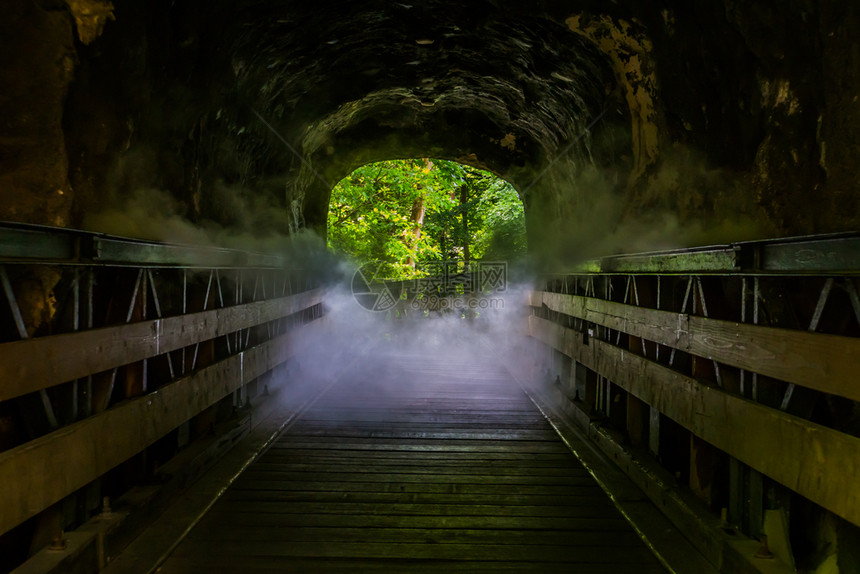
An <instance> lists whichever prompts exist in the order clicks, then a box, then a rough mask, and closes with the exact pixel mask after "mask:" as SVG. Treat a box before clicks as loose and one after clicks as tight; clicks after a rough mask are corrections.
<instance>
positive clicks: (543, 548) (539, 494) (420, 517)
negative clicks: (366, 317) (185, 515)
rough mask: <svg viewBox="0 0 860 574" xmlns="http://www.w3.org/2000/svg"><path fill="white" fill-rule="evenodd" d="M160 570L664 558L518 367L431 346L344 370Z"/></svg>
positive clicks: (514, 565) (516, 568)
mask: <svg viewBox="0 0 860 574" xmlns="http://www.w3.org/2000/svg"><path fill="white" fill-rule="evenodd" d="M159 571H160V572H162V573H164V574H175V573H190V572H219V573H240V572H241V573H243V574H244V573H251V572H266V573H269V572H272V573H274V572H396V573H399V572H572V573H577V574H588V573H613V574H623V573H627V572H629V573H634V572H635V573H637V574H640V573H652V572H653V573H657V572H664V570H663V568H662V567H661V566H660V564H659V563H658V561H657V560H656V559H655V558H654V556H653V555H652V554H651V552H650V551H649V550H648V549H647V548H646V546H645V545H644V544H643V543H642V541H641V540H640V539H639V538H638V537H637V535H636V534H635V533H634V531H633V530H632V529H631V528H630V526H629V525H628V524H627V523H626V522H625V521H624V519H623V518H622V517H621V515H620V514H619V513H618V511H617V510H616V508H615V507H614V506H613V505H612V504H611V502H610V501H609V499H608V498H607V497H606V496H605V495H604V493H603V492H602V491H601V489H600V488H599V487H598V486H597V484H595V482H594V481H593V480H592V478H591V477H590V476H589V474H588V473H587V472H586V470H585V469H584V468H583V467H582V466H581V465H580V464H579V463H578V461H577V460H576V458H575V457H574V456H573V455H572V454H571V453H570V451H569V450H568V449H567V448H566V447H565V445H564V444H563V443H562V442H561V440H559V438H558V436H557V435H556V434H555V433H554V431H553V430H552V428H551V427H550V426H549V424H547V422H546V421H545V420H544V418H543V417H542V415H541V414H540V412H539V411H538V410H537V409H536V408H535V407H534V406H533V405H532V403H531V402H530V401H529V399H528V398H527V397H526V395H525V394H524V393H523V392H522V391H521V390H520V389H519V388H518V387H517V386H516V384H515V383H514V382H513V381H512V380H511V379H510V377H509V375H507V374H506V373H505V371H504V370H502V369H501V368H489V369H488V368H487V367H486V366H484V365H481V366H478V362H476V361H474V360H469V361H451V360H445V358H444V357H440V358H438V359H436V360H433V359H428V358H427V357H426V356H423V357H422V356H417V355H416V356H408V355H399V356H396V357H388V358H384V359H382V360H379V359H377V360H376V361H375V362H374V363H370V362H368V363H367V364H366V365H364V366H363V367H362V366H359V367H358V368H356V369H353V370H352V374H351V375H350V376H349V377H347V378H345V379H344V380H342V381H339V382H338V383H336V384H335V386H334V387H332V388H331V389H330V390H329V391H328V392H327V393H326V394H325V395H323V396H322V397H321V398H320V399H319V400H318V401H317V402H316V403H314V405H313V407H312V408H310V409H309V410H308V411H306V412H305V413H304V414H303V415H302V416H301V418H300V419H299V420H298V421H297V422H296V423H295V424H293V425H292V426H291V427H290V428H289V430H288V431H287V432H286V433H284V434H283V435H282V436H281V437H280V438H279V439H278V440H277V441H276V442H275V443H274V444H273V445H272V446H271V448H269V450H268V451H266V452H265V453H264V454H263V456H261V457H260V458H259V459H258V460H257V461H256V462H254V463H253V464H252V465H251V466H250V467H249V468H248V469H247V470H246V471H245V472H244V473H243V474H242V475H241V476H240V477H239V478H238V479H237V480H236V481H235V482H234V484H233V485H232V486H231V487H230V488H229V489H228V491H227V492H226V493H225V494H224V496H223V497H222V498H221V499H220V500H219V501H218V502H217V503H216V504H215V506H214V507H213V508H212V509H211V510H210V512H209V513H208V514H207V515H206V516H205V517H204V518H203V520H201V521H200V523H199V524H198V525H197V526H196V527H195V528H194V529H193V530H192V531H191V533H190V534H189V535H188V537H187V538H186V539H185V540H184V542H183V543H182V544H181V545H179V547H178V548H177V549H176V551H175V552H174V553H173V554H172V556H171V557H170V558H169V559H168V560H167V562H165V564H164V565H163V566H162V567H161V568H160V570H159Z"/></svg>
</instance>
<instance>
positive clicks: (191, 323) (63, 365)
mask: <svg viewBox="0 0 860 574" xmlns="http://www.w3.org/2000/svg"><path fill="white" fill-rule="evenodd" d="M321 300H322V290H320V289H315V290H312V291H307V292H304V293H298V294H296V295H291V296H288V297H282V298H279V299H270V300H267V301H258V302H255V303H246V304H243V305H236V306H234V307H226V308H224V309H211V310H209V311H201V312H199V313H189V314H187V315H180V316H177V317H169V318H166V319H155V320H151V321H140V322H137V323H131V324H128V325H119V326H115V327H106V328H103V329H93V330H90V331H81V332H78V333H67V334H63V335H52V336H48V337H37V338H34V339H26V340H23V341H14V342H11V343H4V344H2V345H0V401H5V400H8V399H11V398H15V397H18V396H21V395H24V394H27V393H32V392H35V391H39V390H41V389H45V388H48V387H51V386H54V385H58V384H60V383H64V382H67V381H71V380H74V379H78V378H81V377H85V376H87V375H90V374H95V373H100V372H102V371H106V370H108V369H112V368H114V367H118V366H121V365H127V364H130V363H134V362H137V361H142V360H143V359H147V358H150V357H155V356H158V355H161V354H163V353H167V352H170V351H175V350H177V349H181V348H182V347H187V346H188V345H193V344H194V343H200V342H203V341H208V340H210V339H214V338H215V337H220V336H223V335H226V334H228V333H233V332H235V331H238V330H239V329H247V328H250V327H253V326H255V325H261V324H263V323H266V322H268V321H273V320H275V319H279V318H281V317H286V316H288V315H291V314H293V313H296V312H298V311H301V310H302V309H307V308H308V307H311V306H313V305H315V304H317V303H319V302H320V301H321Z"/></svg>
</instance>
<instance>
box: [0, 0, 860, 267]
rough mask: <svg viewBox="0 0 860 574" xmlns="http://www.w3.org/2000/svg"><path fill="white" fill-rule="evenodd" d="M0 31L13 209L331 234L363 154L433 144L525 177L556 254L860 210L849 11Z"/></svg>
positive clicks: (49, 14) (446, 13)
mask: <svg viewBox="0 0 860 574" xmlns="http://www.w3.org/2000/svg"><path fill="white" fill-rule="evenodd" d="M111 18H113V19H111ZM0 25H2V26H3V27H4V34H3V35H2V38H3V44H4V46H3V48H4V49H3V51H2V52H3V54H4V56H3V57H5V58H6V59H7V60H8V61H7V62H6V65H4V66H3V67H2V72H0V73H2V74H3V79H4V85H5V86H8V89H7V90H5V92H4V94H3V95H2V96H0V119H2V123H0V126H2V131H3V133H2V140H0V145H2V146H3V151H4V153H3V154H2V156H0V179H2V182H3V194H4V199H5V201H4V202H3V206H2V208H0V209H2V212H0V217H3V218H5V219H14V220H19V221H33V222H40V223H51V224H57V225H74V226H79V225H82V224H83V225H90V226H96V227H99V228H103V225H104V222H105V221H110V219H111V214H112V213H114V212H111V211H110V209H113V210H115V211H120V212H127V213H131V212H150V213H160V212H161V211H163V210H165V209H167V210H169V211H170V213H165V214H164V216H165V218H166V219H169V220H171V221H172V220H182V221H186V222H189V223H193V224H196V225H204V226H208V228H215V227H219V228H220V227H227V228H238V229H240V230H243V231H248V230H250V231H249V232H250V234H251V235H253V234H260V233H271V232H281V233H284V232H288V231H290V230H295V229H296V228H299V227H303V226H309V227H312V228H316V229H318V230H320V231H324V224H325V214H326V210H327V206H328V198H329V189H330V186H331V185H332V184H333V183H335V182H336V181H337V180H338V179H340V178H341V177H344V176H345V175H346V174H348V173H349V172H350V171H351V170H352V169H354V168H355V167H356V166H358V165H361V164H363V163H366V162H369V161H375V160H380V159H386V158H394V157H408V156H435V157H440V158H446V159H454V160H458V161H461V162H464V163H468V164H471V165H475V166H479V167H483V168H487V169H490V170H492V171H494V172H495V173H497V174H499V175H501V176H503V177H505V178H507V179H509V180H510V181H512V182H513V183H514V184H515V185H516V187H517V188H518V190H519V191H520V193H521V195H522V197H523V200H524V202H525V204H526V208H527V211H528V212H529V213H528V217H529V221H530V225H529V233H530V235H531V236H532V237H531V238H532V245H533V246H536V247H538V248H539V249H540V250H541V251H545V252H546V253H547V254H548V256H549V257H550V258H551V259H556V258H558V257H563V255H562V254H565V253H566V254H571V253H574V254H578V253H580V252H582V251H587V250H588V249H582V246H583V245H591V247H590V248H591V249H592V250H596V251H601V250H602V251H604V252H605V251H617V250H631V249H647V248H658V247H673V246H682V245H691V244H696V243H707V242H714V241H726V240H736V239H746V238H750V237H755V236H771V235H790V234H802V233H815V232H826V231H839V230H846V229H852V228H856V227H858V225H860V221H858V218H860V215H858V213H860V212H858V210H857V209H856V206H857V195H858V191H857V190H858V186H857V183H858V168H857V167H856V161H855V158H856V157H857V154H858V152H860V140H858V138H857V136H856V134H857V133H860V132H858V128H860V101H858V96H857V94H858V93H860V52H858V49H857V40H856V31H857V29H858V26H860V8H858V7H856V6H855V5H854V4H851V3H843V2H836V1H835V0H826V1H824V0H822V1H820V2H812V1H811V0H793V1H792V2H791V5H790V6H789V7H787V8H785V9H779V10H777V9H776V8H773V7H768V6H765V5H761V4H757V5H749V4H747V3H741V2H736V1H734V0H709V1H707V2H700V3H695V4H690V3H684V2H680V1H677V0H663V1H662V2H661V3H659V4H651V3H647V4H642V3H634V2H617V3H612V4H609V5H607V4H605V3H597V2H590V1H568V2H538V3H535V4H531V5H528V6H525V5H521V3H516V2H508V1H503V0H495V1H490V0H485V1H483V2H477V3H475V2H471V3H466V4H463V3H457V2H448V1H442V0H434V1H428V2H422V3H413V4H410V3H408V2H394V3H391V2H382V1H381V0H375V1H363V2H345V1H343V0H321V1H320V2H316V3H313V4H304V5H296V4H294V3H290V4H286V3H282V2H273V1H267V0H253V1H252V0H237V1H235V2H231V3H224V2H216V3H204V2H199V1H194V2H183V3H180V4H177V3H172V2H167V1H166V0H165V1H160V2H141V1H140V0H117V1H116V2H113V3H108V2H106V1H103V0H69V1H68V2H67V1H64V0H39V1H33V0H29V1H28V0H14V1H11V2H8V3H5V4H4V8H3V15H2V20H0ZM595 120H597V121H595ZM592 122H594V123H593V125H592ZM150 195H151V196H152V197H150ZM165 195H167V196H169V197H171V198H172V199H171V200H169V201H163V200H162V199H163V197H164V196H165ZM166 205H167V206H169V208H167V207H165V206H166ZM106 208H107V209H108V213H107V216H104V217H100V218H98V217H97V218H95V219H93V218H91V217H89V216H88V215H89V214H92V213H93V212H94V211H99V210H104V209H106ZM261 211H267V212H276V211H277V212H279V213H281V215H279V216H277V217H269V216H260V212H261ZM115 227H116V226H111V225H108V226H107V227H105V228H104V229H113V228H115ZM137 227H142V226H137ZM145 227H147V228H148V229H151V230H154V231H153V232H154V233H155V235H156V236H157V235H158V233H159V230H160V229H161V228H162V227H164V228H165V229H168V228H171V226H159V225H150V224H149V222H147V225H146V226H145ZM161 238H163V239H171V238H172V237H171V234H170V233H167V232H165V236H164V237H161Z"/></svg>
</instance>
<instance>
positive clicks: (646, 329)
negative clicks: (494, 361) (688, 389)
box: [530, 291, 860, 401]
mask: <svg viewBox="0 0 860 574" xmlns="http://www.w3.org/2000/svg"><path fill="white" fill-rule="evenodd" d="M530 302H531V305H532V306H533V307H541V306H542V305H545V306H546V307H548V308H549V309H551V310H553V311H557V312H560V313H564V314H565V315H571V316H573V317H578V318H580V319H584V320H586V321H590V322H593V323H598V324H600V325H604V326H606V327H609V328H611V329H615V330H618V331H622V332H624V333H627V334H629V335H633V336H634V337H642V338H644V339H647V340H649V341H654V342H657V343H660V344H663V345H667V346H669V347H673V348H675V349H679V350H681V351H685V352H688V353H691V354H693V355H696V356H699V357H704V358H707V359H712V360H715V361H718V362H720V363H725V364H727V365H732V366H734V367H739V368H741V369H746V370H748V371H750V372H755V373H759V374H761V375H766V376H768V377H773V378H775V379H780V380H783V381H787V382H789V383H795V384H797V385H800V386H803V387H806V388H809V389H814V390H817V391H822V392H825V393H830V394H834V395H839V396H842V397H846V398H849V399H852V400H855V401H860V385H858V384H857V373H858V370H859V369H860V362H858V357H860V339H858V338H855V337H842V336H838V335H826V334H822V333H811V332H808V331H798V330H792V329H777V328H772V327H763V326H760V325H750V324H745V323H735V322H732V321H720V320H717V319H709V318H707V317H696V316H692V315H686V314H679V313H671V312H668V311H658V310H656V309H648V308H645V307H636V306H633V305H625V304H622V303H616V302H613V301H605V300H602V299H595V298H592V297H582V296H579V295H565V294H562V293H548V292H545V291H534V292H532V294H531V296H530Z"/></svg>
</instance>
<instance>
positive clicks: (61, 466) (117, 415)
mask: <svg viewBox="0 0 860 574" xmlns="http://www.w3.org/2000/svg"><path fill="white" fill-rule="evenodd" d="M323 322H324V319H320V320H317V321H313V322H312V323H310V324H308V325H305V326H303V327H301V328H299V329H298V330H296V331H293V332H291V333H287V334H285V335H282V336H280V337H278V338H276V339H272V340H270V341H267V342H266V343H263V344H261V345H258V346H256V347H252V348H250V349H246V350H244V351H242V352H241V353H239V354H237V355H233V356H231V357H229V358H227V359H224V360H223V361H220V362H218V363H215V364H214V365H211V366H210V367H207V368H205V369H202V370H200V371H197V372H196V373H194V374H192V375H189V376H186V377H183V378H181V379H178V380H176V381H174V382H172V383H170V384H168V385H165V386H164V387H161V388H160V389H158V390H157V391H155V392H153V393H150V394H148V395H146V396H143V397H140V398H137V399H134V400H131V401H127V402H125V403H121V404H120V405H118V406H116V407H114V408H111V409H109V410H107V411H104V412H102V413H100V414H98V415H96V416H92V417H89V418H86V419H84V420H82V421H79V422H77V423H74V424H72V425H69V426H67V427H63V428H61V429H59V430H57V431H54V432H52V433H51V434H48V435H45V436H43V437H40V438H38V439H36V440H32V441H30V442H28V443H26V444H23V445H21V446H19V447H16V448H13V449H11V450H7V451H5V452H2V453H0V484H2V485H3V489H2V490H0V534H3V533H5V532H7V531H8V530H10V529H11V528H13V527H15V526H17V525H18V524H20V523H21V522H23V521H24V520H27V519H28V518H30V517H31V516H34V515H36V514H37V513H39V512H41V511H42V510H44V509H45V508H47V507H49V506H50V505H51V504H54V503H55V502H57V501H58V500H60V499H62V498H63V497H65V496H67V495H69V494H71V493H73V492H75V491H76V490H78V489H79V488H82V487H83V486H85V485H86V484H87V483H89V482H91V481H93V480H95V479H96V478H98V477H99V476H101V475H103V474H104V473H105V472H107V471H109V470H110V469H111V468H113V467H115V466H116V465H118V464H120V463H122V462H123V461H125V460H127V459H128V458H130V457H132V456H134V455H135V454H137V453H138V452H140V451H142V450H143V449H144V448H146V447H147V446H149V445H150V444H152V443H153V442H155V441H156V440H158V439H159V438H161V437H163V436H164V435H166V434H167V433H168V432H170V431H171V430H173V429H174V428H176V427H178V426H179V425H181V424H182V423H184V422H185V421H187V420H189V419H190V418H191V417H193V416H194V415H196V414H198V413H200V412H202V411H203V410H205V409H206V408H208V407H210V406H211V405H213V404H215V403H216V402H218V401H219V400H221V399H222V398H224V397H225V396H227V395H229V394H230V393H231V392H233V391H235V390H236V389H237V388H239V387H240V386H241V385H244V384H246V383H248V382H250V381H252V380H254V379H255V378H256V377H259V376H260V375H262V374H264V373H266V372H268V371H269V370H271V369H272V368H273V367H274V366H276V365H278V364H280V363H282V362H284V361H286V360H287V359H288V358H289V357H291V356H292V354H293V353H294V347H295V346H294V345H293V344H292V340H293V339H294V338H296V337H301V338H305V337H308V336H313V334H314V332H317V333H318V332H319V330H320V329H322V328H323V327H324V325H323Z"/></svg>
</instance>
